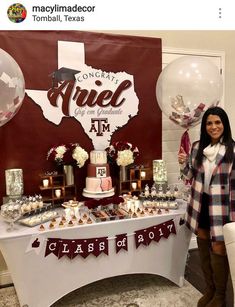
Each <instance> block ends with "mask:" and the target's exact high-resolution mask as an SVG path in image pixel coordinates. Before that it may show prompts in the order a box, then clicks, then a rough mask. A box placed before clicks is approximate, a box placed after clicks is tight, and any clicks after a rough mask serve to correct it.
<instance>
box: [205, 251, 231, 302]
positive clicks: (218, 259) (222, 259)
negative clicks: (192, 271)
mask: <svg viewBox="0 0 235 307" xmlns="http://www.w3.org/2000/svg"><path fill="white" fill-rule="evenodd" d="M211 266H212V270H213V279H214V283H215V294H214V296H213V298H212V300H211V301H210V302H209V303H208V304H207V305H206V307H224V306H225V299H226V288H227V281H228V274H229V264H228V258H227V256H222V255H218V254H214V253H211Z"/></svg>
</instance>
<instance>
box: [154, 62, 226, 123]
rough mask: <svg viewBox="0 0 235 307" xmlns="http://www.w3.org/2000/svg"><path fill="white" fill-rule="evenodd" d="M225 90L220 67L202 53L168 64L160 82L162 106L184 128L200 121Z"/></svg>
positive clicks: (160, 105)
mask: <svg viewBox="0 0 235 307" xmlns="http://www.w3.org/2000/svg"><path fill="white" fill-rule="evenodd" d="M222 93H223V81H222V78H221V75H220V72H219V69H218V68H217V66H216V65H215V64H214V63H213V62H212V61H210V60H208V59H206V58H204V57H199V56H183V57H180V58H179V59H176V60H175V61H173V62H172V63H170V64H168V65H167V66H166V67H165V68H164V69H163V70H162V72H161V74H160V76H159V78H158V81H157V85H156V95H157V101H158V105H159V107H160V109H161V110H162V112H163V113H164V114H165V115H166V116H167V117H168V118H169V119H170V120H172V121H173V122H174V123H176V124H178V125H180V126H181V127H184V128H189V127H192V126H195V125H197V124H199V123H200V121H201V118H202V116H203V114H204V112H205V111H206V109H207V108H208V107H211V106H215V105H218V103H219V101H220V99H221V97H222Z"/></svg>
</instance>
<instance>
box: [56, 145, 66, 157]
mask: <svg viewBox="0 0 235 307" xmlns="http://www.w3.org/2000/svg"><path fill="white" fill-rule="evenodd" d="M65 152H66V147H65V146H63V145H62V146H58V147H57V148H56V155H55V158H56V159H63V156H64V153H65Z"/></svg>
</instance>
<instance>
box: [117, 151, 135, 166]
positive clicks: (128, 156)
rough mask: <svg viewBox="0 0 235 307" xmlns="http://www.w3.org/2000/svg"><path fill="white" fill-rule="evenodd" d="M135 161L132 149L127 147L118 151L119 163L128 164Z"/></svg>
mask: <svg viewBox="0 0 235 307" xmlns="http://www.w3.org/2000/svg"><path fill="white" fill-rule="evenodd" d="M132 163H134V156H133V152H132V151H131V150H130V149H125V150H123V151H118V153H117V165H119V166H127V165H129V164H132Z"/></svg>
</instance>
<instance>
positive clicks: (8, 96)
mask: <svg viewBox="0 0 235 307" xmlns="http://www.w3.org/2000/svg"><path fill="white" fill-rule="evenodd" d="M24 94H25V81H24V76H23V73H22V71H21V69H20V67H19V65H18V64H17V63H16V61H15V60H14V59H13V58H12V57H11V56H10V55H9V54H8V53H7V52H5V51H4V50H2V49H0V127H1V126H3V125H4V124H6V123H7V122H8V121H9V120H11V119H12V117H13V116H15V115H16V113H17V112H18V111H19V109H20V107H21V105H22V101H23V99H24Z"/></svg>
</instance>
